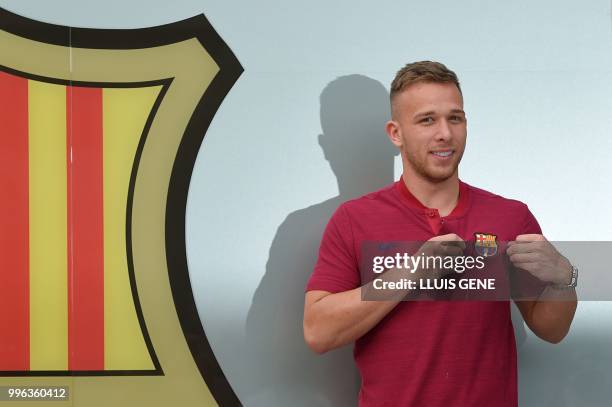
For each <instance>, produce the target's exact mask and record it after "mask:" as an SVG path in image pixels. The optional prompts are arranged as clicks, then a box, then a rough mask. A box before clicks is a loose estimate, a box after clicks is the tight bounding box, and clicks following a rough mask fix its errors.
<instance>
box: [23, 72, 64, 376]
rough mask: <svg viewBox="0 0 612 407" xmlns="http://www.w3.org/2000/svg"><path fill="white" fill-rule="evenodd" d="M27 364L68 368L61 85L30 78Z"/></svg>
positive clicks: (50, 367) (35, 366)
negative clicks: (28, 329) (28, 335)
mask: <svg viewBox="0 0 612 407" xmlns="http://www.w3.org/2000/svg"><path fill="white" fill-rule="evenodd" d="M28 99H29V106H28V111H29V160H30V163H29V171H30V180H29V183H30V187H29V188H30V369H31V370H67V368H68V294H67V271H66V270H67V253H66V250H67V249H66V210H67V209H66V88H65V87H64V86H60V85H52V84H47V83H42V82H37V81H33V80H30V81H29V84H28Z"/></svg>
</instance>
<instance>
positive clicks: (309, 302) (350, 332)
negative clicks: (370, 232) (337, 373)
mask: <svg viewBox="0 0 612 407" xmlns="http://www.w3.org/2000/svg"><path fill="white" fill-rule="evenodd" d="M464 249H465V243H464V242H463V240H462V239H461V238H460V237H459V236H457V235H456V234H449V235H443V236H436V237H434V238H432V239H430V240H429V241H428V242H427V243H425V245H423V246H422V247H421V248H420V249H419V250H418V251H417V252H418V253H421V252H425V253H431V254H435V255H438V256H456V255H460V254H461V253H462V252H463V250H464ZM425 273H428V274H427V275H428V276H429V277H437V276H441V275H443V274H446V273H448V271H444V270H439V271H433V270H424V269H418V270H415V271H408V270H406V269H396V268H394V269H390V270H387V271H386V272H385V273H383V274H382V275H381V276H380V278H381V279H382V280H384V281H388V282H391V281H393V282H396V281H400V279H408V280H413V281H417V280H418V279H420V278H423V277H424V276H425V275H426V274H425ZM436 273H439V274H436ZM363 290H369V291H370V292H372V293H374V291H375V289H374V287H373V282H369V283H367V284H365V285H363V286H361V287H357V288H355V289H352V290H348V291H343V292H339V293H330V292H328V291H321V290H312V291H308V292H307V293H306V298H305V301H304V340H305V341H306V343H307V344H308V346H309V347H310V348H311V349H312V350H313V351H315V352H317V353H325V352H327V351H329V350H331V349H335V348H338V347H341V346H344V345H347V344H349V343H351V342H354V341H355V340H357V339H359V338H360V337H361V336H363V335H365V334H366V333H367V332H368V331H369V330H370V329H372V328H373V327H374V326H376V324H378V322H380V320H381V319H383V318H384V317H385V315H387V314H388V313H389V312H390V311H391V310H392V309H393V308H395V306H396V305H397V304H398V303H399V302H400V301H402V300H403V299H404V297H405V296H406V295H407V294H410V293H412V294H416V292H415V291H411V292H410V293H409V292H407V291H403V290H386V291H384V292H383V293H377V294H382V297H381V300H380V301H366V300H363V299H362V292H363ZM373 297H375V294H372V295H371V296H369V298H373Z"/></svg>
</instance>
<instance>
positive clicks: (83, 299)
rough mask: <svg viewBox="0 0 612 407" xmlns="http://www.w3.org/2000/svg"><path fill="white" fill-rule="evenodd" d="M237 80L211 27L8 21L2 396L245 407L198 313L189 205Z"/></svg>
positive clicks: (11, 17)
mask: <svg viewBox="0 0 612 407" xmlns="http://www.w3.org/2000/svg"><path fill="white" fill-rule="evenodd" d="M241 72H242V67H241V66H240V64H239V62H238V60H237V59H236V57H235V56H234V54H233V53H232V51H231V50H230V49H229V47H228V46H227V45H226V44H225V43H224V42H223V40H222V39H221V37H220V36H219V35H218V34H217V33H216V32H215V31H214V29H213V28H212V26H211V25H210V24H209V23H208V21H207V20H206V19H205V18H204V16H202V15H200V16H196V17H193V18H191V19H188V20H184V21H180V22H177V23H173V24H169V25H165V26H158V27H152V28H145V29H135V30H132V29H130V30H103V29H88V28H70V27H63V26H56V25H51V24H45V23H41V22H37V21H32V20H30V19H26V18H24V17H21V16H18V15H15V14H12V13H10V12H8V11H5V10H1V9H0V191H2V199H1V200H0V386H21V387H28V386H65V387H67V388H68V390H69V394H70V397H69V400H67V401H58V402H57V403H56V404H54V405H58V406H59V405H62V404H64V403H65V404H64V405H74V406H88V407H89V406H119V405H125V406H136V405H142V406H168V405H180V406H189V405H198V406H206V405H216V404H220V405H239V404H240V403H239V401H238V399H237V397H236V395H235V393H234V392H233V391H232V388H231V386H230V385H229V383H228V382H227V380H226V379H225V377H224V375H223V372H222V370H221V369H220V367H219V365H218V363H217V361H216V359H215V356H214V354H213V352H212V350H211V348H210V346H209V344H208V341H207V339H206V335H205V329H204V328H203V327H202V325H201V322H200V319H199V317H198V314H197V310H196V307H195V302H194V299H193V294H192V291H191V286H190V279H189V274H188V269H187V259H186V252H185V206H186V200H187V192H188V186H189V181H190V177H191V173H192V169H193V165H194V163H195V159H196V156H197V154H198V150H199V148H200V145H201V143H202V141H203V138H204V136H205V133H206V130H207V128H208V125H209V124H210V122H211V120H212V118H213V116H214V114H215V112H216V111H217V109H218V108H219V106H220V105H221V103H222V101H223V99H224V97H225V96H226V95H227V93H228V92H229V91H230V89H231V87H232V86H233V84H234V83H235V82H236V80H237V79H238V77H239V76H240V74H241ZM19 405H23V403H20V404H19Z"/></svg>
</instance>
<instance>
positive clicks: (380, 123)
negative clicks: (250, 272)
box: [242, 75, 398, 407]
mask: <svg viewBox="0 0 612 407" xmlns="http://www.w3.org/2000/svg"><path fill="white" fill-rule="evenodd" d="M320 102H321V111H320V115H321V128H322V130H323V133H322V134H320V135H318V143H319V145H320V146H321V149H322V150H323V153H324V156H325V159H326V160H327V161H328V162H329V165H330V166H331V169H332V171H333V173H334V175H335V176H336V178H337V182H338V190H339V195H338V196H335V197H333V198H330V199H328V200H326V201H324V202H321V203H318V204H316V205H312V206H309V207H307V208H303V209H299V210H297V211H295V212H293V213H291V214H290V215H289V216H287V218H286V219H285V221H284V222H283V223H282V224H281V226H280V227H279V228H278V231H277V232H276V236H275V237H274V241H273V242H272V246H271V248H270V255H269V258H268V262H267V264H266V273H265V275H264V277H263V279H262V280H261V283H260V284H259V287H258V288H257V290H256V291H255V295H254V297H253V303H252V305H251V308H250V310H249V314H248V319H247V326H246V341H247V347H248V349H249V355H251V357H253V358H254V359H255V360H254V362H255V363H256V366H258V368H257V370H258V371H259V372H260V373H261V374H260V375H258V377H256V378H252V379H251V380H250V383H251V384H252V388H251V389H250V392H249V395H248V396H247V397H242V398H243V402H244V404H245V405H248V406H266V407H269V406H272V405H278V406H285V405H291V406H346V405H356V404H357V393H358V391H359V375H358V373H357V370H356V368H355V364H354V362H353V358H352V346H346V347H344V348H342V349H338V350H335V351H332V352H330V353H327V354H325V355H316V354H314V353H313V352H311V351H310V350H309V349H308V347H307V346H306V344H305V343H304V337H303V333H302V319H303V311H304V288H305V286H306V282H307V280H308V278H309V277H310V274H311V272H312V270H313V268H314V264H315V262H316V259H317V255H318V250H319V244H320V240H321V236H322V234H323V230H324V228H325V225H326V224H327V221H328V220H329V218H330V217H331V215H332V214H333V212H334V211H335V210H336V208H337V207H338V206H339V205H340V204H341V203H342V202H344V201H347V200H349V199H351V198H355V197H358V196H361V195H364V194H366V193H368V192H371V191H373V190H376V189H379V188H381V187H383V186H385V185H387V184H390V183H392V182H393V180H394V179H393V178H394V175H393V166H394V156H395V155H397V154H398V152H397V150H396V149H395V147H394V146H393V144H391V142H390V141H389V139H388V138H387V136H386V134H385V132H384V125H385V122H386V121H387V120H388V119H389V93H388V92H387V90H386V89H385V87H384V86H383V85H382V84H381V83H380V82H378V81H376V80H373V79H371V78H368V77H366V76H363V75H348V76H343V77H340V78H337V79H335V80H334V81H332V82H331V83H329V84H328V85H327V86H326V87H325V89H324V90H323V92H322V93H321V98H320ZM313 138H314V137H313ZM313 141H314V140H313ZM297 187H298V188H299V184H298V185H297Z"/></svg>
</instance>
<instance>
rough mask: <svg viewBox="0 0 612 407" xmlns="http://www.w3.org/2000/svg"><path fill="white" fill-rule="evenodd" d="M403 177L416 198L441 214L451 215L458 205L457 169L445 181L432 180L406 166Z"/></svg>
mask: <svg viewBox="0 0 612 407" xmlns="http://www.w3.org/2000/svg"><path fill="white" fill-rule="evenodd" d="M402 179H403V180H404V183H405V184H406V187H407V188H408V190H409V191H410V192H411V193H412V195H414V197H415V198H416V199H418V200H419V201H420V202H421V203H422V204H423V205H425V206H426V207H428V208H435V209H437V210H438V212H439V213H440V216H447V215H449V214H450V213H451V212H452V211H453V209H455V206H457V202H458V201H459V174H458V172H457V171H455V173H454V174H453V175H452V176H451V177H450V178H448V179H445V180H444V181H440V182H432V181H430V180H427V179H425V178H423V177H421V176H419V175H418V174H416V173H415V172H414V171H412V170H407V169H406V168H405V167H404V171H403V173H402Z"/></svg>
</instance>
